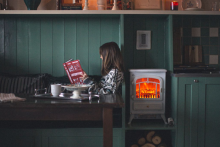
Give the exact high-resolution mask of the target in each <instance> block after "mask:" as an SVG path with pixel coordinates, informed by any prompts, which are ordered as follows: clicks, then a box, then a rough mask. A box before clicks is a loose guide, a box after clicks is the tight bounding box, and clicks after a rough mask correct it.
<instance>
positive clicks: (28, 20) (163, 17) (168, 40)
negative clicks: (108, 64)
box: [0, 10, 220, 146]
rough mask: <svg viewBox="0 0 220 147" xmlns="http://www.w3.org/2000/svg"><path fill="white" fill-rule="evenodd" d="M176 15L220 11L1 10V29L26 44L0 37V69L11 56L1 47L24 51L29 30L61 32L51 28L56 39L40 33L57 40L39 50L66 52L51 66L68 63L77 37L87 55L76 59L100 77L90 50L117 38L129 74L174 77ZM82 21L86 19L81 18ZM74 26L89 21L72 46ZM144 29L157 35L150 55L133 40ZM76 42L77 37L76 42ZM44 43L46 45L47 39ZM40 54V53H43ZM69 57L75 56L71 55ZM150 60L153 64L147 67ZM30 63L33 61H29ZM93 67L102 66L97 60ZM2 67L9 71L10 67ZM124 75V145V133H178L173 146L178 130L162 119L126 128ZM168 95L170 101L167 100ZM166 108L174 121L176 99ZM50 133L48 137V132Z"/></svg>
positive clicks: (78, 56) (123, 141) (205, 13)
mask: <svg viewBox="0 0 220 147" xmlns="http://www.w3.org/2000/svg"><path fill="white" fill-rule="evenodd" d="M174 15H220V12H218V11H170V10H114V11H112V10H1V11H0V16H1V17H2V18H1V19H0V26H2V27H3V28H6V33H9V34H11V35H18V38H15V39H14V40H18V39H20V40H24V41H26V42H25V43H24V45H21V46H16V47H15V46H11V44H13V43H14V42H13V40H10V39H11V38H5V39H2V38H4V37H5V36H4V34H2V33H0V38H1V40H0V42H2V45H0V67H4V65H3V64H2V63H3V61H2V60H1V58H3V59H6V60H8V59H9V54H11V53H12V52H11V51H7V52H6V53H4V52H3V53H4V54H1V48H3V49H11V48H16V49H17V48H23V47H24V48H25V47H26V46H25V45H27V44H28V45H29V46H30V45H31V44H30V42H28V41H29V40H28V38H27V37H24V36H25V35H26V34H28V32H26V31H25V27H30V26H31V27H32V28H31V29H32V31H35V32H36V30H41V28H42V27H43V30H45V31H47V29H51V27H53V28H52V29H57V30H50V34H53V35H52V36H49V35H48V34H47V33H45V32H43V31H42V30H41V31H42V32H41V33H42V34H43V35H47V38H52V39H54V40H52V41H51V42H49V43H48V45H47V46H45V47H44V46H40V47H39V48H41V49H42V48H53V47H55V48H56V46H58V47H61V48H62V49H61V48H56V50H55V51H56V52H53V54H54V55H53V56H59V54H64V57H61V58H62V59H60V60H58V61H54V60H53V61H52V62H53V63H55V64H60V63H63V61H64V60H65V59H67V58H68V59H69V57H68V56H67V55H66V54H67V53H65V51H66V50H67V49H68V51H69V50H70V49H71V48H70V47H69V46H71V45H74V43H71V41H72V40H70V39H69V38H71V37H72V38H74V37H75V38H74V39H75V40H74V39H73V40H74V41H75V42H77V41H79V42H80V43H79V45H78V46H77V45H76V48H86V50H83V51H80V50H77V49H76V52H77V53H78V55H76V56H75V57H77V58H82V65H83V66H84V67H86V69H85V70H86V71H88V73H89V74H96V73H97V69H96V68H89V66H88V65H86V63H90V61H92V60H94V59H91V60H90V59H87V57H89V55H90V54H91V53H92V52H90V51H94V50H95V49H90V48H97V47H98V46H99V45H100V43H104V42H105V41H106V40H109V39H113V40H114V39H115V40H114V41H116V42H117V43H118V44H119V45H120V47H121V50H122V53H123V56H124V58H125V64H126V70H127V69H130V68H134V67H136V68H165V69H167V70H168V73H167V75H170V73H171V72H172V70H173V58H172V56H173V30H172V29H173V24H172V23H173V16H174ZM33 18H38V19H37V20H35V19H33ZM47 18H51V22H50V21H48V20H47ZM69 18H70V19H71V21H69V20H68V19H69ZM73 18H77V21H76V22H75V20H74V19H73ZM84 18H85V20H86V21H84V20H83V19H84ZM97 18H98V19H97ZM63 19H64V20H63ZM5 20H6V22H7V23H8V24H9V25H8V26H6V25H7V23H5ZM60 20H61V21H62V23H60V22H59V21H60ZM93 20H94V21H93ZM15 21H17V22H18V23H16V24H15ZM44 21H45V22H47V23H43V25H42V22H44ZM106 21H107V22H106ZM112 21H113V23H112V24H109V22H112ZM36 22H37V25H36ZM72 22H74V23H76V25H74V27H76V28H77V27H78V26H80V25H82V24H84V23H86V25H85V27H84V26H83V27H81V28H80V29H79V30H77V29H78V28H77V29H76V31H77V33H78V34H77V35H76V36H72V35H70V34H69V35H67V38H68V39H67V40H68V42H67V43H66V42H65V41H64V38H65V37H66V36H65V33H66V32H65V30H71V27H72V26H71V23H72ZM26 24H28V25H26ZM91 24H92V25H91ZM22 25H25V26H22ZM90 25H91V26H92V27H91V26H90ZM96 25H98V26H102V27H103V28H101V29H100V30H99V34H98V35H97V34H95V36H92V35H91V33H95V30H96V29H97V28H98V27H95V26H96ZM54 26H55V27H54ZM9 27H15V28H16V29H18V28H23V27H24V28H23V29H21V30H16V29H15V28H13V29H12V30H10V28H9ZM90 27H91V28H90ZM36 28H37V29H36ZM59 28H62V29H61V30H59ZM85 28H86V29H85ZM109 28H111V31H112V30H113V33H112V32H111V37H109V35H108V33H109V32H108V29H109ZM35 29H36V30H35ZM84 29H85V30H88V31H87V34H85V35H89V34H90V35H91V36H89V38H87V39H85V38H84V36H83V35H82V34H80V32H82V31H84ZM142 29H143V30H145V29H149V30H152V31H153V36H152V37H153V38H152V39H153V40H154V41H153V42H152V45H153V49H151V50H149V51H140V52H139V51H137V50H136V48H135V37H136V30H142ZM115 30H117V31H118V32H116V33H115V32H114V31H115ZM22 31H24V32H22ZM57 31H58V32H57ZM3 32H4V31H3ZM13 32H17V33H16V34H15V33H14V34H13ZM19 33H21V34H19ZM56 33H57V34H58V35H57V36H58V37H57V36H55V37H54V34H56ZM29 34H31V33H29ZM59 34H64V35H63V36H61V37H60V36H59ZM100 34H101V35H100ZM106 34H107V35H106ZM43 35H41V36H39V37H38V38H33V40H32V41H35V42H34V43H35V44H32V45H37V46H39V44H38V43H37V42H36V40H37V39H39V38H40V39H41V37H42V36H43ZM103 36H104V39H103ZM19 37H20V38H19ZM32 37H33V36H32ZM29 38H31V37H29ZM47 38H44V39H47ZM77 38H79V39H78V40H77ZM94 38H95V39H94ZM97 38H98V43H97V42H96V39H97ZM7 39H9V40H7ZM40 39H39V40H37V41H39V42H42V41H44V40H40ZM58 39H61V40H62V42H61V43H62V45H60V44H59V43H58V42H57V41H58ZM83 39H84V41H86V43H85V42H84V41H83ZM89 39H91V40H92V41H95V43H94V42H92V43H87V42H89V41H88V40H89ZM7 41H12V42H10V45H9V46H7V45H4V43H7ZM16 43H17V42H16ZM18 43H19V42H18ZM44 43H46V42H45V41H44ZM51 43H52V44H53V45H52V46H50V44H51ZM68 43H70V44H68ZM5 47H6V48H5ZM32 47H33V46H32ZM67 47H69V48H67ZM66 48H67V49H66ZM87 48H88V49H87ZM156 49H161V50H156ZM36 50H38V48H35V47H33V49H32V50H31V51H35V52H36ZM21 51H25V52H26V51H29V50H28V49H27V50H21ZM84 52H86V55H87V56H86V57H83V56H84ZM30 53H31V52H30V51H29V54H27V55H28V58H31V57H32V56H33V55H32V56H31V54H30ZM37 53H38V54H39V52H37ZM68 53H69V52H68ZM70 53H71V54H72V52H71V51H70ZM74 53H75V52H74ZM48 54H49V53H46V55H48ZM92 55H94V54H92ZM95 56H96V57H97V58H98V59H99V57H98V56H99V55H95ZM152 56H155V57H157V58H158V59H151V57H152ZM11 57H12V58H16V59H22V62H23V61H24V60H25V59H26V58H27V57H25V56H23V55H19V56H18V55H14V54H13V55H11ZM34 58H35V59H36V58H37V57H36V56H35V55H34ZM39 58H41V59H43V58H46V59H45V60H44V62H46V61H47V60H48V59H50V58H51V60H52V57H50V55H49V56H46V57H45V55H39ZM84 59H85V60H86V62H85V63H84ZM150 59H151V60H150ZM1 61H2V62H1ZM4 61H5V60H4ZM92 62H93V61H92ZM149 62H150V63H151V64H148V63H149ZM19 63H20V62H19V61H18V63H17V64H18V65H21V66H23V65H22V64H19ZM30 63H32V62H31V61H30ZM53 63H51V64H53ZM93 63H95V64H98V65H100V61H99V60H97V61H95V62H93ZM35 64H36V65H37V66H36V67H39V66H40V68H41V70H39V71H42V70H44V69H45V67H43V66H42V65H38V64H37V63H35ZM35 64H34V65H35ZM5 65H7V63H5ZM91 65H92V64H91ZM47 66H50V65H47ZM24 67H26V68H27V69H25V68H24V70H27V72H39V71H36V70H35V71H28V70H31V69H30V68H29V67H28V66H26V65H24ZM16 68H17V67H16ZM54 68H55V69H56V70H60V69H59V68H57V67H55V66H54ZM61 68H63V67H61ZM2 69H6V67H4V68H2ZM95 70H96V71H95ZM52 73H53V74H54V75H55V76H56V75H58V76H60V75H62V74H64V73H65V72H64V71H63V72H62V73H59V72H56V71H52ZM125 77H126V79H125V83H126V84H125V85H124V86H123V98H124V101H125V103H126V107H125V108H124V109H123V110H122V114H123V115H122V127H121V128H119V129H118V128H117V132H119V133H118V134H120V132H121V134H122V138H121V145H122V146H124V144H125V132H126V131H140V130H162V131H169V132H172V134H174V135H173V136H172V140H173V142H175V132H176V126H175V125H174V126H168V125H164V122H163V121H162V120H161V121H160V120H158V121H151V120H149V121H142V120H140V121H139V120H133V121H132V123H131V125H128V124H127V122H128V117H129V82H128V81H129V78H127V77H129V72H126V73H125ZM168 77H169V76H168ZM167 81H168V85H170V83H169V81H170V79H169V78H168V79H167ZM167 90H168V91H171V89H169V88H167ZM169 93H170V92H168V94H169ZM168 96H169V95H168ZM168 96H167V98H166V99H169V97H168ZM170 101H171V100H170ZM168 107H169V108H171V109H172V112H169V114H171V115H172V117H174V118H176V115H177V114H176V110H177V102H176V101H175V100H174V99H172V101H171V102H169V105H168ZM174 121H175V119H174ZM99 131H100V129H99ZM33 134H34V133H33ZM47 135H48V136H49V133H48V134H47ZM39 138H41V137H39V136H38V139H39ZM39 140H40V139H39ZM45 140H46V139H45ZM174 144H175V143H174Z"/></svg>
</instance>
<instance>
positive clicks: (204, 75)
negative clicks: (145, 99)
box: [171, 73, 220, 77]
mask: <svg viewBox="0 0 220 147" xmlns="http://www.w3.org/2000/svg"><path fill="white" fill-rule="evenodd" d="M171 77H220V73H211V74H210V73H172V74H171Z"/></svg>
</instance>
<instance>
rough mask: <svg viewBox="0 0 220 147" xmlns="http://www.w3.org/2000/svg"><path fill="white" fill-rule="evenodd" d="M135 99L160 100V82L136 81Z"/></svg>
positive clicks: (154, 80)
mask: <svg viewBox="0 0 220 147" xmlns="http://www.w3.org/2000/svg"><path fill="white" fill-rule="evenodd" d="M136 98H150V99H154V98H160V80H159V79H155V78H141V79H138V80H137V81H136Z"/></svg>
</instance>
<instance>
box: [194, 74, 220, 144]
mask: <svg viewBox="0 0 220 147" xmlns="http://www.w3.org/2000/svg"><path fill="white" fill-rule="evenodd" d="M199 99H200V101H199V129H198V146H199V147H211V146H219V145H220V137H219V136H220V117H219V115H220V106H219V105H220V78H204V84H200V85H199Z"/></svg>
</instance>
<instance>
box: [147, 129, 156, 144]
mask: <svg viewBox="0 0 220 147" xmlns="http://www.w3.org/2000/svg"><path fill="white" fill-rule="evenodd" d="M154 134H155V131H150V132H148V133H147V136H146V139H147V141H148V142H152V136H153V135H154Z"/></svg>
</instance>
